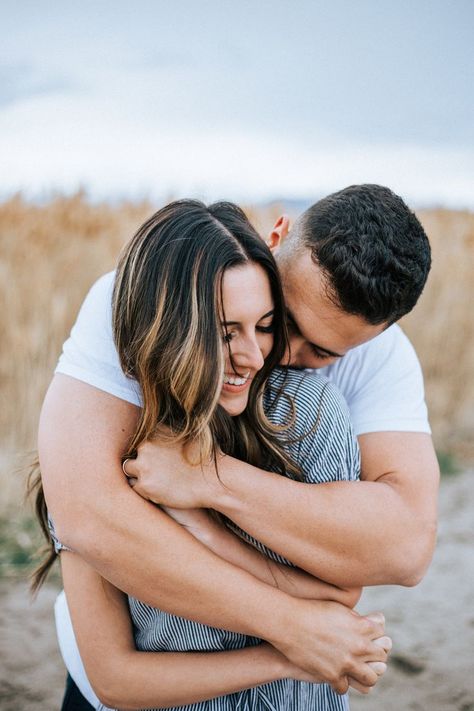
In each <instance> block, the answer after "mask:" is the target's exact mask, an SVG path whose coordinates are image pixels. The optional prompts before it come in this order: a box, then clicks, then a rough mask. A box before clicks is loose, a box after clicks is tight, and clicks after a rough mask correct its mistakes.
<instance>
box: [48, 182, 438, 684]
mask: <svg viewBox="0 0 474 711" xmlns="http://www.w3.org/2000/svg"><path fill="white" fill-rule="evenodd" d="M328 201H329V202H328ZM322 203H323V205H322V207H323V208H324V209H323V211H322V213H323V217H322V218H321V217H320V212H321V211H320V209H319V208H318V205H319V207H321V203H318V204H317V205H316V206H314V210H315V213H314V212H313V211H312V209H310V211H308V213H305V215H303V216H302V218H301V219H300V220H298V222H297V224H296V225H295V228H294V230H293V231H292V233H291V234H290V235H289V236H288V240H287V241H286V244H285V242H283V244H282V247H281V250H280V253H279V256H278V258H279V263H280V264H281V269H282V276H283V280H284V286H285V292H286V295H287V300H288V306H289V309H290V317H291V319H292V323H293V324H294V325H293V334H292V339H291V344H292V346H291V348H292V356H291V357H292V360H293V362H294V363H295V365H297V366H298V367H314V366H321V365H323V364H325V363H324V360H323V362H321V358H325V357H329V358H334V359H341V360H340V363H337V364H334V365H333V366H330V367H331V368H334V370H335V372H334V373H333V372H331V371H328V375H329V376H330V377H332V378H333V379H334V380H335V382H336V383H337V384H339V385H340V386H343V385H344V383H346V387H345V388H344V387H343V390H344V389H345V390H346V394H350V388H351V384H352V383H355V382H356V381H357V382H358V383H359V385H360V387H358V388H357V392H354V393H352V394H353V397H352V406H351V402H349V405H350V406H351V411H352V413H353V416H354V415H355V422H356V427H357V431H358V434H359V441H360V445H361V451H362V478H363V479H364V482H361V483H359V484H357V486H354V485H351V484H350V483H346V482H338V483H331V484H327V485H320V486H318V487H306V488H305V489H304V491H303V490H302V489H301V486H302V485H301V484H299V483H298V482H292V481H290V480H286V479H284V478H281V477H276V476H275V475H273V474H271V473H260V472H259V476H258V477H256V476H255V472H254V470H253V468H252V467H250V466H248V465H245V464H243V463H242V462H238V461H236V460H232V459H231V458H230V457H229V458H224V460H223V461H222V465H223V466H224V470H223V472H222V474H221V476H223V477H224V479H223V480H224V481H225V484H226V488H227V490H228V492H229V495H228V496H227V497H222V491H221V490H220V488H219V487H217V488H216V487H214V488H213V485H212V480H213V479H212V478H211V477H206V479H205V482H207V484H206V485H205V486H204V487H203V490H201V491H196V497H197V500H196V502H197V505H200V504H201V503H202V505H209V502H210V501H212V504H211V505H212V506H214V507H215V508H217V509H218V510H222V511H223V512H224V513H227V514H228V515H229V517H230V518H232V519H233V520H234V521H235V522H236V523H237V524H238V525H240V526H241V527H242V528H243V529H245V530H247V531H248V532H249V533H250V534H254V535H255V536H256V537H257V538H259V539H260V540H262V542H267V543H268V542H270V543H269V544H270V545H272V543H271V538H272V534H271V531H272V525H273V522H274V521H275V519H277V520H278V528H279V536H280V537H281V542H280V545H281V549H282V552H284V553H285V554H286V555H287V557H288V558H290V559H291V560H293V561H294V562H295V563H296V564H297V565H300V566H301V567H303V568H305V569H306V570H308V571H309V572H313V573H315V574H317V575H318V576H320V577H323V578H325V579H326V580H328V581H329V582H333V583H334V584H336V585H346V584H347V580H350V583H351V584H352V585H357V584H359V585H364V584H376V583H382V582H385V583H400V584H414V583H415V582H416V581H417V580H418V579H419V578H420V576H421V575H422V573H423V571H424V569H425V568H426V565H427V563H428V562H429V559H430V557H431V552H432V547H433V542H434V530H435V509H436V505H435V501H436V482H437V467H436V460H435V458H434V455H433V449H432V445H431V441H430V437H429V430H428V426H427V423H426V415H425V413H424V411H423V394H422V382H421V379H420V374H419V370H418V365H417V361H416V358H415V357H414V355H413V352H412V351H411V349H410V346H409V344H407V342H406V341H405V340H404V339H403V336H402V335H401V334H400V332H399V331H398V330H397V329H396V327H391V328H388V326H389V324H390V323H391V322H393V321H395V320H396V319H398V318H399V317H400V316H401V315H402V313H405V312H407V311H408V310H410V309H411V308H412V306H413V305H414V303H415V302H416V299H417V298H418V296H419V294H420V292H421V289H422V287H423V284H424V281H425V279H426V275H427V272H428V268H429V248H428V247H427V242H426V236H425V235H424V233H423V231H422V229H421V227H420V226H419V223H418V222H417V221H416V218H414V216H413V215H412V214H411V213H410V211H409V210H408V209H407V207H406V206H405V205H404V203H403V202H402V201H401V200H400V198H397V197H396V196H394V195H393V194H392V193H391V192H390V191H388V190H387V189H385V188H380V187H379V186H355V187H354V188H350V189H348V190H346V191H341V193H338V194H336V195H335V196H330V198H328V199H327V201H326V203H325V202H324V201H322ZM334 206H335V208H336V209H335V211H334V209H333V208H334ZM326 208H328V209H326ZM329 208H330V209H329ZM321 222H322V224H320V223H321ZM322 228H324V229H322ZM338 230H339V231H340V232H341V235H342V237H344V239H342V243H344V241H345V238H346V237H347V238H349V239H348V252H347V253H344V249H343V247H342V246H341V244H340V243H341V239H339V240H337V239H334V238H333V237H334V234H336V233H338ZM287 231H288V222H287V220H286V218H283V219H281V220H279V222H278V223H277V225H276V226H275V230H274V232H273V233H272V238H271V239H272V242H274V243H276V242H277V241H279V239H280V238H284V237H285V236H286V233H287ZM405 233H406V234H407V235H408V240H407V239H406V238H402V237H401V235H402V234H403V235H405ZM310 234H311V235H313V234H315V235H316V238H315V239H316V243H317V244H314V245H313V244H311V245H310V244H309V243H308V239H309V237H308V235H310ZM318 234H320V235H321V237H318V236H317V235H318ZM378 235H379V236H380V238H379V241H380V239H381V240H382V242H384V241H386V239H387V237H391V243H390V244H389V245H387V249H386V250H385V251H384V250H382V251H381V252H380V249H379V250H378V251H377V250H375V252H372V251H371V248H370V246H369V245H370V244H371V243H372V242H373V241H374V239H375V240H376V242H377V236H378ZM365 236H367V237H368V245H367V248H365V246H364V245H362V246H361V243H360V238H361V237H362V238H365ZM412 240H414V241H415V243H416V244H415V245H413V244H412ZM389 242H390V240H389ZM420 249H421V250H422V252H423V254H424V257H422V260H421V261H422V263H423V265H424V266H419V264H418V263H419V261H420V260H419V259H418V250H420ZM405 250H406V251H407V259H406V260H405V256H404V252H405ZM331 260H332V261H331ZM398 262H400V263H401V264H403V263H405V262H407V263H412V266H411V267H409V268H403V266H400V268H398V266H399V265H398ZM351 264H353V272H354V274H355V276H356V277H357V278H355V279H353V280H352V282H351V280H350V279H348V273H347V270H349V272H350V271H351V270H350V265H351ZM338 265H340V266H338ZM344 269H345V270H346V271H344ZM367 269H368V272H369V273H370V274H372V275H373V278H372V280H371V279H370V278H369V277H368V276H367V274H366V273H365V271H364V270H367ZM387 271H388V272H389V273H390V274H391V275H392V278H391V279H388V280H387V282H386V283H385V282H383V283H382V285H381V288H378V278H379V276H383V275H385V273H386V272H387ZM336 277H338V278H339V281H340V282H341V283H342V284H343V285H345V284H346V283H348V284H350V285H351V286H350V288H349V290H348V294H346V295H345V296H344V298H342V296H341V295H340V290H339V287H338V286H337V283H338V279H337V278H336ZM359 277H360V278H359ZM384 278H385V277H384ZM100 283H101V282H98V284H97V285H96V286H95V287H94V288H93V289H92V291H91V293H90V295H89V297H88V298H87V299H86V302H85V304H84V306H83V309H82V310H81V314H80V316H79V318H78V322H77V324H76V326H75V328H74V329H73V332H72V334H71V339H70V340H69V341H68V342H67V343H66V345H65V349H64V355H63V358H62V360H61V362H60V364H59V366H58V370H57V375H56V376H55V379H54V381H53V383H52V385H51V387H50V390H49V392H48V395H47V397H46V400H45V404H44V407H43V412H42V417H41V424H40V438H39V447H40V456H41V464H42V470H43V479H44V488H45V493H46V497H47V501H48V506H49V509H50V511H51V513H52V516H53V518H54V520H55V524H56V530H57V533H58V536H59V538H60V539H61V540H62V541H63V542H64V543H65V544H66V545H68V546H69V547H70V548H72V549H74V550H75V551H77V552H78V553H80V554H81V556H82V557H83V558H84V559H85V560H86V561H88V562H89V563H90V564H91V565H93V566H94V567H95V568H96V569H97V570H98V571H99V572H100V573H101V574H102V575H104V577H106V578H108V579H110V580H111V582H113V583H114V584H115V585H116V586H118V587H120V588H121V589H123V590H125V591H126V592H128V593H130V594H132V595H133V596H135V597H137V598H139V599H142V600H143V601H145V602H148V603H149V604H152V605H156V606H158V607H160V608H162V609H166V610H168V611H171V612H174V613H175V614H179V615H183V616H185V617H192V618H194V619H196V620H199V621H202V622H205V623H208V624H211V625H214V626H219V627H224V628H228V629H234V630H236V631H242V632H244V633H247V634H251V635H256V636H259V637H263V638H265V639H268V640H269V641H270V642H272V643H273V644H274V645H275V646H276V647H278V648H279V649H280V650H281V651H282V652H283V653H284V654H286V655H287V656H288V657H289V658H290V659H292V660H293V661H294V662H295V663H297V664H298V665H299V666H302V667H303V668H305V669H308V670H310V671H312V672H313V673H315V674H318V675H319V676H320V677H322V678H324V679H325V680H327V681H329V682H330V683H331V684H332V685H333V686H334V687H335V688H337V689H338V690H340V691H344V690H345V689H346V688H347V677H353V678H356V679H357V680H358V681H359V682H360V683H362V684H367V683H369V684H370V683H374V681H375V679H374V675H373V673H371V672H370V669H368V668H367V666H366V664H365V662H366V661H367V659H368V658H374V657H369V656H368V654H369V649H370V650H371V652H373V646H371V645H373V642H372V640H373V639H375V637H377V636H380V635H381V634H383V626H382V625H381V624H380V623H377V622H376V621H373V620H372V621H371V620H368V619H367V618H362V617H359V616H357V615H356V614H355V613H351V612H349V611H348V610H346V609H345V608H342V607H341V606H338V605H337V604H336V603H314V602H309V601H303V600H295V599H294V598H291V597H290V596H288V595H285V594H283V593H281V592H280V591H278V590H274V589H273V588H270V587H269V586H266V585H264V584H263V583H260V582H259V581H257V580H256V579H254V578H252V576H250V575H248V574H246V573H244V572H243V571H241V570H239V569H238V568H234V567H233V566H231V565H230V564H228V563H226V562H224V561H222V560H220V559H218V558H216V557H215V556H213V555H212V554H211V553H210V552H209V551H206V549H205V548H203V547H202V546H201V545H200V544H198V543H197V542H196V541H194V540H193V539H192V538H191V537H190V535H189V534H188V533H187V532H186V531H184V530H182V529H181V528H180V527H179V526H177V525H176V524H175V523H174V522H173V521H171V520H170V519H168V517H166V516H165V515H164V514H163V513H162V512H161V511H159V510H158V509H156V508H155V507H151V506H150V505H149V504H148V503H147V502H145V501H143V500H142V499H140V498H139V497H136V496H135V494H134V493H133V492H131V491H130V489H129V487H128V486H127V484H126V482H125V481H124V479H123V476H122V474H121V468H120V461H121V455H122V452H123V451H124V450H125V447H126V444H127V441H128V439H129V437H130V435H131V433H132V432H133V429H134V426H135V423H136V419H137V415H138V408H137V405H139V397H138V395H137V391H136V384H133V382H132V381H130V380H128V379H127V378H126V377H125V376H124V374H123V373H122V372H121V371H120V369H119V367H118V361H117V358H116V353H115V352H114V349H113V344H112V343H111V338H112V336H111V325H110V293H108V294H107V293H103V289H102V292H101V286H100ZM356 284H358V288H356ZM392 292H394V298H393V299H392V302H393V304H392V306H391V305H390V304H391V303H392V302H391V297H390V294H391V293H392ZM395 296H396V298H395ZM384 297H386V298H384ZM400 297H403V298H400ZM352 300H354V305H352ZM362 302H363V303H365V304H368V305H369V306H371V305H377V304H378V303H379V302H380V303H381V304H382V308H381V310H380V309H379V310H378V312H377V314H378V315H375V316H372V315H371V314H370V313H369V312H367V313H366V312H365V311H364V310H362V311H361V310H360V308H361V307H360V305H359V304H360V303H362ZM387 303H388V306H387ZM395 303H396V304H397V308H395V306H394V305H395ZM354 309H355V311H354ZM364 309H365V307H364ZM369 311H370V309H369ZM394 328H395V330H394ZM372 338H373V339H374V340H373V341H371V342H368V341H369V339H372ZM378 339H381V341H380V340H378ZM365 342H367V343H366V344H365V345H361V344H364V343H365ZM380 342H381V343H382V345H381V346H380V345H379V344H380ZM371 344H372V345H371ZM373 344H375V345H373ZM400 354H401V355H402V358H403V362H404V364H405V366H406V367H405V368H402V369H400V368H399V367H397V364H399V361H400V358H399V356H400ZM405 371H406V372H405ZM356 375H358V376H359V377H358V378H356V377H355V376H356ZM360 376H363V377H360ZM387 385H390V387H388V389H387V388H386V386H387ZM403 385H404V387H402V386H403ZM381 386H384V388H386V390H385V391H384V390H383V389H380V387H381ZM399 390H400V391H401V393H402V397H401V399H400V398H398V400H397V397H395V396H397V395H398V391H399ZM412 390H414V391H416V398H417V400H419V402H417V403H412V402H411V401H410V398H411V393H412ZM385 392H386V393H387V396H386V395H385ZM407 392H408V397H405V396H406V394H407ZM362 396H363V397H362ZM349 400H350V398H349ZM377 404H378V405H379V406H380V407H379V408H378V410H377V408H376V405H377ZM393 409H395V411H396V412H395V415H392V410H393ZM374 410H376V413H375V414H374V412H373V411H374ZM364 418H365V420H364ZM357 421H359V423H363V424H362V426H358V425H357ZM145 453H146V450H145ZM142 455H144V452H142V453H141V456H142ZM164 456H167V457H169V462H168V464H169V467H170V471H171V473H172V474H173V476H174V475H175V474H176V476H177V477H179V476H180V475H181V480H184V479H185V475H186V471H183V467H182V461H181V457H180V454H179V452H178V453H177V452H173V451H172V450H171V449H169V450H167V451H166V452H165V453H164ZM142 459H143V457H142ZM138 464H139V463H138ZM132 466H133V462H128V464H127V468H128V467H130V468H131V467H132ZM173 467H174V468H175V469H176V472H174V469H173ZM143 468H144V469H145V470H146V462H145V464H144V467H143ZM173 472H174V473H173ZM132 473H135V472H132ZM240 477H243V478H246V481H247V486H248V482H249V481H250V479H249V477H251V481H252V501H246V498H245V495H244V491H245V488H246V487H245V486H244V487H243V488H242V489H241V490H240V489H239V478H240ZM138 486H139V487H140V483H139V484H138ZM185 488H186V487H184V489H185ZM177 489H179V487H177ZM310 489H314V491H311V497H310V498H309V497H308V493H309V490H310ZM160 500H161V499H160ZM269 502H270V503H269ZM175 505H178V506H179V502H178V503H176V502H175ZM256 521H258V523H257V524H256V523H255V522H256ZM257 529H258V530H257ZM282 532H283V535H282ZM344 580H345V581H346V582H343V581H344ZM216 581H217V582H216ZM158 582H159V586H158ZM361 635H364V636H365V639H366V644H365V645H361V644H360V636H361Z"/></svg>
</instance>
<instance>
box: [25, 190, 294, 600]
mask: <svg viewBox="0 0 474 711" xmlns="http://www.w3.org/2000/svg"><path fill="white" fill-rule="evenodd" d="M247 263H254V264H258V265H260V266H261V267H262V268H263V270H264V271H265V273H266V275H267V277H268V280H269V283H270V287H271V291H272V297H273V304H274V317H273V328H274V334H273V347H272V349H271V352H270V353H269V355H268V356H267V358H266V359H265V363H264V366H263V368H262V369H261V370H260V371H259V372H258V373H257V374H256V376H255V377H254V378H253V381H252V385H251V387H250V391H249V400H248V405H247V408H246V409H245V411H244V412H243V413H242V414H241V415H239V416H237V417H231V416H230V415H228V414H227V413H226V411H225V410H224V409H223V408H222V407H221V406H220V405H219V404H218V400H219V396H220V392H221V388H222V382H223V373H224V361H225V355H226V354H225V352H224V348H223V332H222V325H221V323H222V321H223V320H225V319H223V313H222V309H223V304H222V299H221V288H222V277H223V274H224V272H225V271H226V270H227V269H232V268H236V267H239V266H242V265H245V264H247ZM112 311H113V333H114V340H115V345H116V347H117V351H118V354H119V357H120V362H121V365H122V368H123V370H124V372H125V373H127V374H128V375H129V376H130V377H133V378H135V379H136V380H137V381H138V383H139V385H140V387H141V391H142V401H143V406H142V410H141V414H140V418H139V421H138V424H137V428H136V431H135V433H134V436H133V438H132V441H131V442H130V446H129V452H128V454H133V452H134V451H135V450H136V448H137V447H138V446H139V444H140V443H142V442H143V441H145V440H147V439H149V438H151V437H158V438H161V439H162V440H163V441H166V440H170V439H171V440H173V441H174V442H180V443H182V444H183V446H184V447H186V445H188V444H190V443H194V444H196V443H197V444H198V445H199V452H200V458H201V461H208V460H214V462H217V454H218V453H219V452H220V451H222V452H224V453H226V454H231V455H233V456H236V457H238V458H239V459H242V460H244V461H246V462H249V463H251V464H254V465H256V466H260V467H262V468H265V469H272V470H274V471H277V472H280V473H283V472H285V471H286V472H289V473H290V474H293V475H294V476H299V469H298V467H297V466H296V465H295V464H294V463H293V462H292V461H291V460H290V459H289V457H288V456H287V455H286V454H285V452H284V450H283V447H282V439H281V437H282V432H283V431H284V430H285V429H286V427H287V426H288V425H289V424H290V423H285V424H284V425H282V426H279V427H277V426H275V425H272V424H271V423H270V421H269V420H268V418H267V415H266V414H265V412H264V408H263V394H264V388H265V384H266V381H267V379H268V376H269V375H270V373H271V371H272V370H273V369H274V368H275V367H276V366H277V365H278V364H279V363H280V362H281V360H282V358H283V356H284V353H285V350H286V345H287V335H286V326H285V310H284V301H283V294H282V289H281V283H280V278H279V275H278V269H277V266H276V263H275V261H274V259H273V256H272V254H271V252H270V250H269V249H268V247H267V246H266V245H265V243H264V242H263V241H262V239H261V238H260V237H259V235H258V234H257V232H256V231H255V229H254V228H253V227H252V225H251V224H250V222H249V221H248V219H247V217H246V216H245V214H244V213H243V211H242V210H241V209H240V208H239V207H237V206H236V205H234V204H233V203H229V202H219V203H216V204H214V205H211V206H209V207H206V206H205V205H204V204H203V203H201V202H198V201H194V200H181V201H175V202H172V203H170V204H169V205H167V206H166V207H164V208H162V209H161V210H159V211H158V212H156V213H155V214H154V215H153V216H152V217H151V218H150V219H149V220H148V221H147V222H145V224H144V225H142V227H140V228H139V230H138V231H137V233H136V234H135V236H134V237H133V238H132V240H131V241H130V242H129V243H128V244H127V245H126V247H125V249H124V251H123V253H122V255H121V257H120V260H119V264H118V268H117V273H116V277H115V286H114V291H113V309H112ZM280 395H281V389H280V391H278V394H277V396H276V397H279V396H280ZM275 401H276V400H275V398H274V402H275ZM216 475H218V473H217V469H216ZM29 489H30V491H31V492H35V491H36V512H37V515H38V517H39V519H40V523H41V527H42V529H43V531H44V532H45V535H46V536H47V538H48V539H49V541H50V548H49V555H48V557H47V558H46V559H45V560H44V561H43V562H42V563H41V565H40V566H39V567H38V569H37V570H36V571H35V572H34V573H33V576H32V580H33V582H32V589H33V591H35V590H37V589H38V587H39V586H40V585H41V584H42V582H43V581H44V579H45V577H46V575H47V573H48V571H49V568H50V567H51V565H52V563H53V562H54V558H55V554H54V546H53V545H52V543H51V539H50V537H49V535H48V533H47V532H48V522H47V509H46V504H45V501H44V495H43V490H42V486H41V478H40V474H39V469H37V470H36V471H35V472H34V473H33V476H32V477H30V486H29Z"/></svg>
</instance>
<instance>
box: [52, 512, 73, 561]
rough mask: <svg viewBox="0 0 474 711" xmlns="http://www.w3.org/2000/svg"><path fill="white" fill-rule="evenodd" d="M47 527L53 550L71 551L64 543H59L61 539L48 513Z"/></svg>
mask: <svg viewBox="0 0 474 711" xmlns="http://www.w3.org/2000/svg"><path fill="white" fill-rule="evenodd" d="M48 528H49V535H50V536H51V540H52V542H53V544H54V550H55V551H56V553H61V551H72V548H68V547H67V546H65V545H64V543H61V541H60V540H59V538H58V537H57V535H56V529H55V528H54V521H53V519H52V518H51V516H50V515H49V514H48Z"/></svg>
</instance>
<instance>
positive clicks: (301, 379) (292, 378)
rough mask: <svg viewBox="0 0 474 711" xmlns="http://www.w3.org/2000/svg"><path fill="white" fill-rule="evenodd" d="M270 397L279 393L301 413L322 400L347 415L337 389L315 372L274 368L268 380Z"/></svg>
mask: <svg viewBox="0 0 474 711" xmlns="http://www.w3.org/2000/svg"><path fill="white" fill-rule="evenodd" d="M267 389H268V392H269V395H270V397H273V398H278V396H279V394H280V393H281V394H282V395H283V396H286V397H287V398H291V399H292V401H293V403H294V405H295V407H296V408H298V409H299V410H300V411H301V412H305V411H306V410H308V409H310V410H313V409H314V407H315V405H317V404H319V403H320V402H321V400H322V399H324V402H325V403H326V402H327V403H328V405H329V404H331V405H332V406H333V407H335V408H337V409H340V410H341V411H342V412H344V413H347V412H348V408H347V404H346V401H345V400H344V397H343V396H342V394H341V392H340V391H339V390H338V388H337V387H336V386H335V385H334V384H333V383H332V382H331V381H330V380H329V379H328V378H327V377H326V376H325V375H321V374H319V373H318V372H317V371H315V370H294V369H292V368H276V369H275V370H274V371H273V372H272V374H271V376H270V378H269V380H268V387H267ZM278 399H279V398H278Z"/></svg>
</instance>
